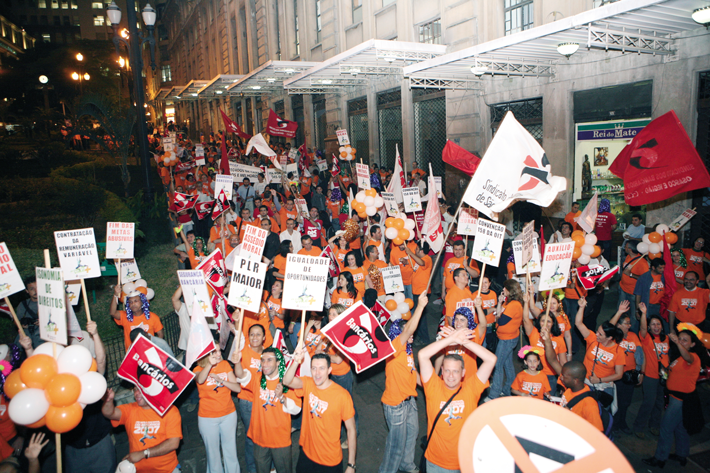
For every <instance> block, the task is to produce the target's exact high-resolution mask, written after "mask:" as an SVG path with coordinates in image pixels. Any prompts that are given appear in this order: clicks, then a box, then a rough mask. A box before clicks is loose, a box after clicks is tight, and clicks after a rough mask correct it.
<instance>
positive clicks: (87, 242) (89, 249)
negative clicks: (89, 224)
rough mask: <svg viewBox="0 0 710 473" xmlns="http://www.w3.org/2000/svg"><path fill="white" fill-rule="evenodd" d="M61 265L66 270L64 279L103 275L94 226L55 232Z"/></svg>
mask: <svg viewBox="0 0 710 473" xmlns="http://www.w3.org/2000/svg"><path fill="white" fill-rule="evenodd" d="M54 242H55V243H56V245H57V255H58V256H59V266H61V267H62V271H64V279H86V278H98V277H101V266H100V264H99V251H98V249H97V248H96V237H95V236H94V229H93V228H81V229H78V230H67V231H62V232H54Z"/></svg>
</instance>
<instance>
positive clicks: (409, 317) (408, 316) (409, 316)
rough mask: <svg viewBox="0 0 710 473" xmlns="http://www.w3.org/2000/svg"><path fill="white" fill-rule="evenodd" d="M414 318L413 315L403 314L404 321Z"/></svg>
mask: <svg viewBox="0 0 710 473" xmlns="http://www.w3.org/2000/svg"><path fill="white" fill-rule="evenodd" d="M411 318H412V313H411V312H407V313H406V314H402V320H409V319H411Z"/></svg>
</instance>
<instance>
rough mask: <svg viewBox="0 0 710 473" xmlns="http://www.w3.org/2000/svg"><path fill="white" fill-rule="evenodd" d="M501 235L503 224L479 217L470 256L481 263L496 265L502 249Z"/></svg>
mask: <svg viewBox="0 0 710 473" xmlns="http://www.w3.org/2000/svg"><path fill="white" fill-rule="evenodd" d="M503 236H505V225H501V224H500V223H495V222H491V221H490V220H486V219H483V218H479V219H478V223H477V224H476V238H475V239H474V240H473V253H472V254H471V257H472V258H473V259H475V260H476V261H480V262H481V263H486V264H488V265H491V266H498V263H499V262H500V255H501V250H502V249H503Z"/></svg>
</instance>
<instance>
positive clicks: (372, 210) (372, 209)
mask: <svg viewBox="0 0 710 473" xmlns="http://www.w3.org/2000/svg"><path fill="white" fill-rule="evenodd" d="M368 199H372V197H368ZM365 213H366V214H367V215H369V216H370V217H372V216H373V215H375V214H376V213H377V207H375V206H374V205H373V206H370V207H366V208H365Z"/></svg>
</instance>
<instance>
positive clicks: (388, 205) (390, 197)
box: [380, 192, 399, 217]
mask: <svg viewBox="0 0 710 473" xmlns="http://www.w3.org/2000/svg"><path fill="white" fill-rule="evenodd" d="M380 195H381V196H382V200H384V201H385V210H386V211H387V215H388V216H390V217H398V216H399V206H398V205H397V200H396V199H395V198H394V192H382V193H380Z"/></svg>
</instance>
